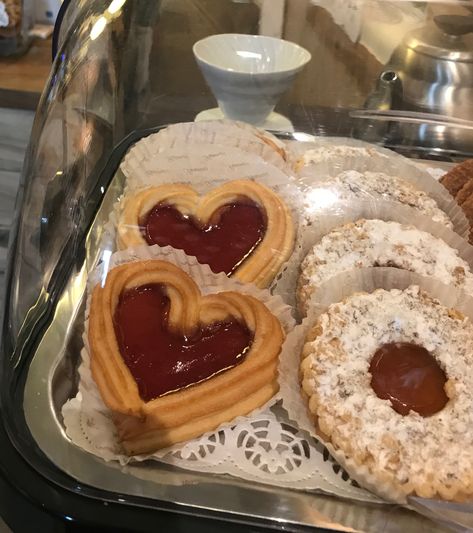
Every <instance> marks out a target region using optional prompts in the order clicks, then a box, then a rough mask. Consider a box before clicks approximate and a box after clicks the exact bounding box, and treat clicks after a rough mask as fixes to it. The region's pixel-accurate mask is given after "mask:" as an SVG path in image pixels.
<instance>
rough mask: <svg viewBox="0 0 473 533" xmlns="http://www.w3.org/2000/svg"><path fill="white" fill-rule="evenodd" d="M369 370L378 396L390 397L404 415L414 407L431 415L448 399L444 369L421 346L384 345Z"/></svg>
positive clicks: (401, 343)
mask: <svg viewBox="0 0 473 533" xmlns="http://www.w3.org/2000/svg"><path fill="white" fill-rule="evenodd" d="M370 373H371V376H372V377H371V386H372V388H373V390H374V391H375V393H376V394H377V396H378V397H379V398H382V399H383V400H390V401H391V405H392V408H393V409H394V410H395V411H397V412H398V413H400V414H401V415H407V414H408V413H409V411H411V410H412V411H416V412H417V413H419V414H420V415H422V416H431V415H433V414H435V413H438V412H439V411H440V410H442V409H443V408H444V406H445V404H446V403H447V402H448V396H447V395H446V393H445V390H444V385H445V383H446V381H447V377H446V375H445V372H444V371H443V370H442V369H441V368H440V366H439V364H438V363H437V361H436V360H435V359H434V357H432V355H431V354H430V353H429V352H428V351H427V350H426V349H425V348H423V347H422V346H417V345H416V344H411V343H408V342H395V343H390V344H384V345H383V346H381V347H380V348H379V349H378V350H377V352H376V353H375V354H374V356H373V359H372V360H371V364H370Z"/></svg>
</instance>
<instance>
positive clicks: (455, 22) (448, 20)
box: [406, 15, 473, 62]
mask: <svg viewBox="0 0 473 533" xmlns="http://www.w3.org/2000/svg"><path fill="white" fill-rule="evenodd" d="M434 22H435V24H432V25H429V26H427V27H424V28H420V29H418V30H414V31H413V32H411V33H409V34H408V36H407V37H406V46H407V47H408V48H410V49H412V50H414V51H415V52H417V53H419V54H425V55H428V56H431V57H435V58H438V59H445V60H448V61H461V62H473V35H472V34H471V32H473V17H463V16H457V15H440V16H438V17H435V18H434ZM468 33H469V35H467V34H468Z"/></svg>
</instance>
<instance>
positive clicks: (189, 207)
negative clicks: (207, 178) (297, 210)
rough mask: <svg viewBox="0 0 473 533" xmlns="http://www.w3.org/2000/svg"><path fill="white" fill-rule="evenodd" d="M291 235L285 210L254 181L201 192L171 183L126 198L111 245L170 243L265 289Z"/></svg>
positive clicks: (283, 258)
mask: <svg viewBox="0 0 473 533" xmlns="http://www.w3.org/2000/svg"><path fill="white" fill-rule="evenodd" d="M294 234H295V230H294V224H293V222H292V217H291V214H290V212H289V209H288V208H287V207H286V205H285V204H284V202H283V201H282V200H281V199H280V198H279V196H277V195H276V194H275V193H274V192H273V191H271V190H270V189H268V188H267V187H264V186H263V185H261V184H259V183H256V182H254V181H250V180H236V181H230V182H227V183H225V184H224V185H222V186H220V187H217V188H216V189H213V190H212V191H210V192H209V193H208V194H206V195H205V196H200V195H199V194H198V193H197V192H196V191H195V189H193V188H192V187H191V186H189V185H185V184H179V183H175V184H164V185H160V186H157V187H149V188H146V189H142V190H139V191H137V192H133V193H131V194H129V195H127V196H126V198H125V199H124V202H123V209H122V211H121V215H120V219H119V222H118V229H117V246H118V248H119V249H124V248H128V247H130V246H135V245H138V244H149V245H153V244H157V245H159V246H172V247H174V248H177V249H180V250H184V252H186V254H188V255H192V256H195V257H196V258H197V260H198V261H199V262H200V263H202V264H208V265H209V266H210V268H211V269H212V270H213V272H216V273H217V272H225V273H226V274H227V275H229V276H230V275H231V276H234V277H235V278H237V279H239V280H240V281H242V282H245V283H255V284H256V285H257V286H258V287H267V286H268V285H269V284H270V283H271V281H272V280H273V279H274V277H275V276H276V274H277V273H278V271H279V269H280V267H281V265H282V264H283V263H284V262H285V261H287V259H288V258H289V256H290V255H291V253H292V250H293V247H294Z"/></svg>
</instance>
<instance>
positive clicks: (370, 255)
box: [297, 219, 473, 314]
mask: <svg viewBox="0 0 473 533" xmlns="http://www.w3.org/2000/svg"><path fill="white" fill-rule="evenodd" d="M365 267H395V268H402V269H404V270H409V271H411V272H416V273H418V274H421V275H423V276H431V277H434V278H436V279H438V280H439V281H441V282H442V283H445V284H446V285H455V286H457V287H459V288H461V289H462V290H464V291H465V292H467V293H469V294H473V274H472V272H471V270H470V267H469V265H468V263H467V262H466V261H465V260H463V259H462V258H461V257H460V256H459V254H458V252H457V250H455V249H454V248H451V247H450V246H449V245H448V244H446V243H445V242H444V241H443V240H441V239H439V238H437V237H434V236H433V235H431V234H430V233H427V232H426V231H421V230H419V229H417V228H415V227H413V226H408V225H405V224H400V223H399V222H386V221H384V220H365V219H361V220H357V221H356V222H350V223H348V224H345V225H343V226H340V227H338V228H334V229H333V230H332V231H330V232H329V233H327V234H326V235H324V237H323V238H322V239H321V240H320V241H319V242H318V243H317V244H315V245H314V247H313V248H312V250H311V251H310V252H309V253H308V254H307V256H306V257H305V259H304V260H303V262H302V264H301V274H300V277H299V282H298V290H297V300H298V303H299V307H300V309H301V311H302V312H304V313H305V314H306V313H307V311H308V309H309V301H310V298H311V296H312V294H313V293H314V292H315V290H316V289H317V287H319V286H320V285H322V284H323V283H324V282H326V281H327V280H328V279H330V278H331V277H333V276H335V275H337V274H340V273H342V272H346V271H349V270H352V269H354V268H365Z"/></svg>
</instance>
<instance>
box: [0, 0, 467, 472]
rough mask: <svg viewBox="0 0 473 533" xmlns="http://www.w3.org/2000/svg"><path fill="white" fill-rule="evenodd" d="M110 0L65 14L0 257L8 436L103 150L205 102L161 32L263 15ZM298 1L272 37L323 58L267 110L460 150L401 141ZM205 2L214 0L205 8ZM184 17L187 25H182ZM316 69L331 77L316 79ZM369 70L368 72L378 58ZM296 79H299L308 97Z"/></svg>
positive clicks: (21, 439) (324, 17)
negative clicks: (326, 84)
mask: <svg viewBox="0 0 473 533" xmlns="http://www.w3.org/2000/svg"><path fill="white" fill-rule="evenodd" d="M381 3H382V2H381ZM388 3H389V2H385V3H384V4H388ZM118 4H121V5H120V7H119V8H118V9H117V11H116V12H115V13H112V12H111V10H110V6H111V5H112V3H110V2H107V1H97V2H93V3H90V2H89V3H87V5H85V4H84V7H83V9H81V11H80V13H79V14H78V17H77V18H76V19H75V20H73V21H72V22H71V25H70V26H69V27H68V28H67V32H66V31H65V34H64V35H63V37H62V44H61V47H60V53H59V54H58V57H57V58H56V61H55V63H54V66H53V71H52V74H51V78H50V81H49V83H48V86H47V88H46V90H45V93H44V95H43V98H42V100H41V103H40V107H39V109H38V113H37V117H36V120H35V124H34V128H33V134H32V140H31V144H30V148H29V152H28V156H27V160H26V163H25V169H24V174H23V181H22V185H21V187H22V201H21V205H20V209H21V212H19V213H21V216H19V217H18V219H17V223H16V229H14V230H13V232H12V233H13V235H14V237H13V240H14V241H15V244H14V247H13V248H12V252H11V254H10V261H9V274H8V290H7V296H6V299H7V309H6V312H5V325H4V339H3V360H2V384H3V385H4V386H3V387H2V394H1V398H2V400H1V401H2V406H3V412H4V420H5V422H6V423H7V425H9V426H10V434H11V435H12V437H13V436H14V434H15V430H16V427H17V426H16V421H15V419H16V418H17V417H18V412H22V403H21V402H22V399H21V398H22V393H20V392H19V391H22V386H23V383H24V381H25V379H26V376H27V372H28V365H29V363H30V359H31V357H32V354H33V353H34V348H35V347H36V345H37V344H38V343H39V342H40V341H41V338H42V335H43V333H44V331H45V329H46V327H47V324H48V321H50V320H51V317H52V313H54V311H55V309H56V306H57V304H58V302H59V299H60V298H61V296H62V295H63V290H64V284H65V281H66V280H67V279H68V278H69V276H71V275H74V274H77V273H78V272H80V270H81V268H82V265H83V260H84V255H83V254H84V249H83V240H84V238H85V237H84V236H85V235H86V232H87V229H88V228H89V227H90V224H91V223H92V220H93V218H94V216H95V213H96V210H97V208H98V206H99V204H100V202H101V200H102V197H103V195H104V193H105V191H106V187H107V183H101V182H100V176H101V171H102V169H103V168H104V167H105V164H106V162H107V161H108V158H109V156H110V154H111V153H112V150H113V147H114V146H115V145H116V144H117V142H118V141H120V140H121V139H123V138H124V137H125V136H126V135H127V133H129V132H131V131H134V130H136V129H137V128H140V127H147V126H156V125H158V124H166V123H170V122H179V121H189V120H193V119H194V117H195V116H196V115H197V114H198V113H199V112H200V111H202V110H205V109H207V108H209V107H212V106H215V99H214V97H213V96H212V94H211V92H210V90H209V89H208V88H207V86H206V84H205V82H204V81H203V78H202V76H201V74H200V72H199V70H198V68H197V66H196V64H195V61H194V58H193V57H192V54H191V52H190V49H191V47H190V46H185V47H183V48H182V49H179V47H176V44H175V41H174V40H173V35H172V31H174V32H177V33H179V35H181V36H182V35H183V34H184V35H186V36H187V37H186V38H187V41H186V42H187V43H188V44H192V43H193V42H195V41H196V40H197V39H198V38H200V37H203V36H206V35H208V34H211V33H220V32H228V31H237V32H238V31H239V32H242V33H255V32H257V31H258V27H259V25H260V24H261V23H262V21H263V22H264V20H263V15H262V13H263V11H264V10H263V9H262V5H263V3H262V2H231V1H230V0H218V2H216V1H214V2H212V1H211V0H208V1H204V0H201V1H196V2H193V3H192V5H193V10H191V11H189V12H186V10H185V9H183V8H182V6H183V3H182V2H179V1H177V0H176V1H174V2H156V3H150V2H147V1H145V0H135V1H134V2H131V1H128V2H126V1H125V2H118ZM118 4H115V5H118ZM151 4H153V5H151ZM299 4H300V5H303V6H304V9H303V10H301V11H300V12H294V11H293V10H289V11H287V12H286V13H285V14H284V15H283V20H284V17H286V18H285V22H284V24H283V36H284V37H286V38H291V39H292V40H295V41H298V42H299V43H300V44H302V45H304V46H307V47H309V46H310V42H311V39H313V38H314V37H316V38H317V39H316V41H317V43H318V46H320V47H321V50H323V49H327V50H329V52H330V54H331V55H330V54H329V56H328V57H329V59H330V61H328V63H327V61H325V63H324V62H323V61H318V62H317V63H312V64H311V68H309V69H306V71H304V73H303V74H301V76H300V77H299V78H298V80H297V83H296V85H295V86H294V88H293V90H292V91H290V93H288V94H287V95H286V96H285V97H284V98H283V99H282V100H281V102H280V104H279V106H278V108H277V109H278V111H280V112H281V113H283V114H285V115H287V116H290V118H291V121H292V123H293V125H294V128H295V129H296V130H297V131H302V132H308V133H311V134H318V135H331V134H332V135H346V136H355V137H359V138H364V139H367V140H371V141H375V142H380V143H383V144H385V145H388V146H392V147H395V148H397V149H399V150H401V151H406V152H407V153H408V154H411V153H413V154H414V155H415V154H418V153H419V152H420V153H421V154H422V153H425V154H426V155H429V156H433V157H439V158H450V159H451V158H455V157H457V156H458V157H461V156H464V155H465V151H462V150H456V151H455V150H449V151H445V150H443V151H442V150H440V151H438V152H436V150H435V149H433V148H432V146H427V147H425V146H418V145H416V144H413V143H412V142H411V141H409V139H410V138H411V137H409V136H406V139H407V141H406V142H404V140H405V139H403V138H400V137H399V135H398V137H396V136H393V134H392V132H393V131H394V132H395V131H397V130H396V129H397V128H398V126H399V123H401V122H402V120H400V119H401V118H402V117H399V116H396V115H392V114H391V115H386V114H384V115H383V114H382V113H379V112H377V110H376V109H366V107H365V103H366V102H368V97H369V96H370V94H371V93H374V92H375V90H376V78H375V77H370V76H368V75H364V74H363V73H361V74H360V75H358V74H357V75H355V74H353V73H351V76H352V77H353V78H354V79H355V82H354V84H352V85H349V84H348V85H346V84H344V83H343V80H345V78H344V74H343V72H342V71H343V70H344V68H345V67H346V65H345V64H344V63H343V59H341V58H340V56H337V55H336V54H335V53H334V50H336V49H337V46H338V45H340V43H342V45H343V46H345V47H346V48H347V50H351V48H350V46H351V45H350V43H348V44H347V41H346V39H345V40H343V39H341V38H340V39H338V40H337V39H335V38H334V37H333V36H332V34H331V33H330V31H328V30H330V29H331V28H332V27H333V29H334V30H337V29H339V28H340V27H342V26H343V23H335V22H334V19H333V17H332V18H331V15H330V14H327V13H326V12H325V11H326V10H325V11H324V8H322V7H321V6H314V5H312V4H310V5H309V3H308V2H307V3H303V2H302V3H299ZM382 4H383V3H382ZM384 4H383V5H384ZM390 4H395V3H394V2H391V3H390ZM176 6H177V7H176ZM209 6H213V7H216V6H219V7H218V8H216V9H217V10H216V11H215V13H213V12H212V13H213V14H212V17H211V16H210V15H209V13H210V11H209ZM222 6H223V7H222ZM242 6H243V7H242ZM394 7H396V6H394ZM243 10H246V11H245V12H244V11H243ZM243 12H244V16H242V13H243ZM329 15H330V16H329ZM319 23H320V24H322V23H323V24H324V26H323V27H319V26H317V24H319ZM199 25H200V26H199ZM194 26H195V27H196V28H197V29H196V30H194V31H190V28H194ZM307 27H308V28H309V29H310V31H309V30H308V29H307ZM166 28H170V29H169V32H168V30H166ZM278 31H280V30H278ZM324 32H325V33H324ZM352 44H353V43H352ZM173 47H174V48H173ZM324 47H325V48H324ZM169 51H171V52H172V53H171V54H169ZM348 57H352V58H353V57H354V56H353V55H351V56H350V55H348ZM378 63H379V62H378ZM176 65H179V68H178V69H177V68H176ZM330 65H332V66H330ZM340 66H341V67H343V68H339V67H340ZM322 68H325V70H326V72H327V73H329V74H331V75H332V74H333V76H329V75H326V76H321V75H320V73H321V71H320V69H322ZM367 68H368V66H367ZM369 68H371V70H369V72H370V75H373V73H375V72H377V71H376V69H378V68H379V66H378V65H375V66H374V67H369ZM314 69H315V70H314ZM364 72H365V73H366V72H367V71H366V69H365V71H364ZM323 77H325V78H327V79H331V81H332V83H334V85H333V86H332V91H333V96H334V98H333V100H332V101H329V100H327V98H328V95H327V93H326V92H324V91H323V90H321V87H322V86H323V85H322V82H323V80H322V78H323ZM189 80H191V81H192V83H190V82H189ZM304 87H310V93H311V94H307V91H306V90H305V89H304ZM404 117H405V113H404ZM407 118H409V117H407ZM411 118H412V117H411ZM414 118H415V119H416V120H417V121H420V125H421V126H422V127H423V130H424V131H425V132H427V133H426V136H427V137H428V138H429V139H433V142H434V144H437V145H439V146H440V145H441V143H442V142H443V141H442V139H444V137H443V136H439V135H440V133H441V132H442V131H443V132H445V131H452V132H453V133H455V132H457V133H458V131H459V130H462V128H460V127H459V126H458V124H457V125H456V124H455V123H453V124H450V125H449V124H448V121H445V117H443V118H442V117H440V119H441V120H443V122H441V123H438V121H437V122H435V121H434V120H429V119H428V117H422V118H419V117H417V118H416V117H414ZM408 124H410V125H412V124H413V126H412V127H413V128H415V127H416V126H417V125H418V124H417V125H416V123H415V122H414V123H412V122H408ZM386 126H388V128H386ZM466 129H468V128H466ZM462 131H463V130H462ZM429 132H430V133H429ZM442 135H443V134H442ZM408 141H409V142H408ZM432 154H433V155H432ZM15 438H16V445H17V447H18V449H25V450H26V449H27V448H31V447H32V446H33V445H34V443H32V441H31V438H30V436H29V435H24V436H20V435H17V436H16V437H15ZM25 455H27V453H26V452H25ZM39 456H40V455H39ZM39 456H38V457H39ZM35 460H36V459H35ZM40 462H41V461H40ZM43 466H44V465H43Z"/></svg>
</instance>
